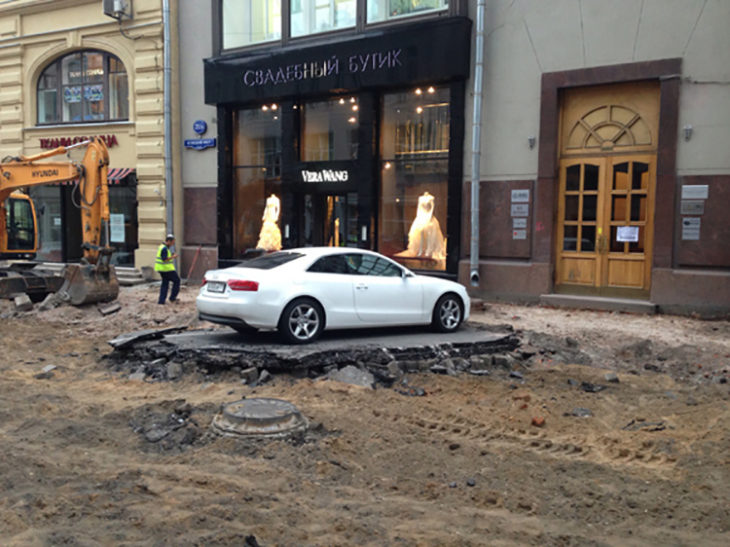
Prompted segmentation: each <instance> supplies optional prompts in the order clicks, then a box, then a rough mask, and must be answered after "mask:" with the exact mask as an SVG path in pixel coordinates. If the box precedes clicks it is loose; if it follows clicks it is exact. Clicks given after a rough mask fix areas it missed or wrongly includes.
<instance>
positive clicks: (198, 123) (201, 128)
mask: <svg viewBox="0 0 730 547" xmlns="http://www.w3.org/2000/svg"><path fill="white" fill-rule="evenodd" d="M193 131H195V132H196V133H197V134H198V135H202V134H204V133H205V132H206V131H208V124H207V123H205V122H204V121H203V120H195V122H193Z"/></svg>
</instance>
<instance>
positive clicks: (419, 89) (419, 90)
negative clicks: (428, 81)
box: [416, 87, 423, 95]
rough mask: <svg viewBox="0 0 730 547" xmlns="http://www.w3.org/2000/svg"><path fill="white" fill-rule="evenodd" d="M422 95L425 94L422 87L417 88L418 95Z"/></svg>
mask: <svg viewBox="0 0 730 547" xmlns="http://www.w3.org/2000/svg"><path fill="white" fill-rule="evenodd" d="M421 93H423V91H421V88H420V87H417V88H416V95H420V94H421Z"/></svg>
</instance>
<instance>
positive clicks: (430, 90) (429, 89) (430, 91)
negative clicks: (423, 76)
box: [426, 86, 436, 93]
mask: <svg viewBox="0 0 730 547" xmlns="http://www.w3.org/2000/svg"><path fill="white" fill-rule="evenodd" d="M426 91H428V92H429V93H436V90H435V89H434V88H433V86H430V87H429V88H428V89H427V90H426Z"/></svg>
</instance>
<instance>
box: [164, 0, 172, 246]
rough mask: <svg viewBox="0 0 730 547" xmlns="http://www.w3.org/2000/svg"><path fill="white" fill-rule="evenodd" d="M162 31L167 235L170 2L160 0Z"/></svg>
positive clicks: (169, 199)
mask: <svg viewBox="0 0 730 547" xmlns="http://www.w3.org/2000/svg"><path fill="white" fill-rule="evenodd" d="M162 29H163V39H162V42H163V45H162V48H163V88H164V89H163V99H162V100H163V116H164V119H165V208H166V210H167V233H169V234H174V233H175V226H174V224H173V200H172V115H171V114H170V103H171V102H172V99H171V96H172V90H171V83H170V82H171V77H170V74H171V66H170V64H171V61H170V58H171V56H170V0H162Z"/></svg>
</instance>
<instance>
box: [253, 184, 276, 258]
mask: <svg viewBox="0 0 730 547" xmlns="http://www.w3.org/2000/svg"><path fill="white" fill-rule="evenodd" d="M280 210H281V202H280V201H279V198H278V197H276V195H274V194H271V195H270V196H269V197H268V198H266V207H264V216H263V217H262V220H263V221H264V222H263V224H262V225H261V232H259V242H258V243H257V244H256V248H258V249H265V250H267V251H278V250H280V249H281V231H280V230H279V226H278V225H277V222H278V221H279V211H280Z"/></svg>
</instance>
